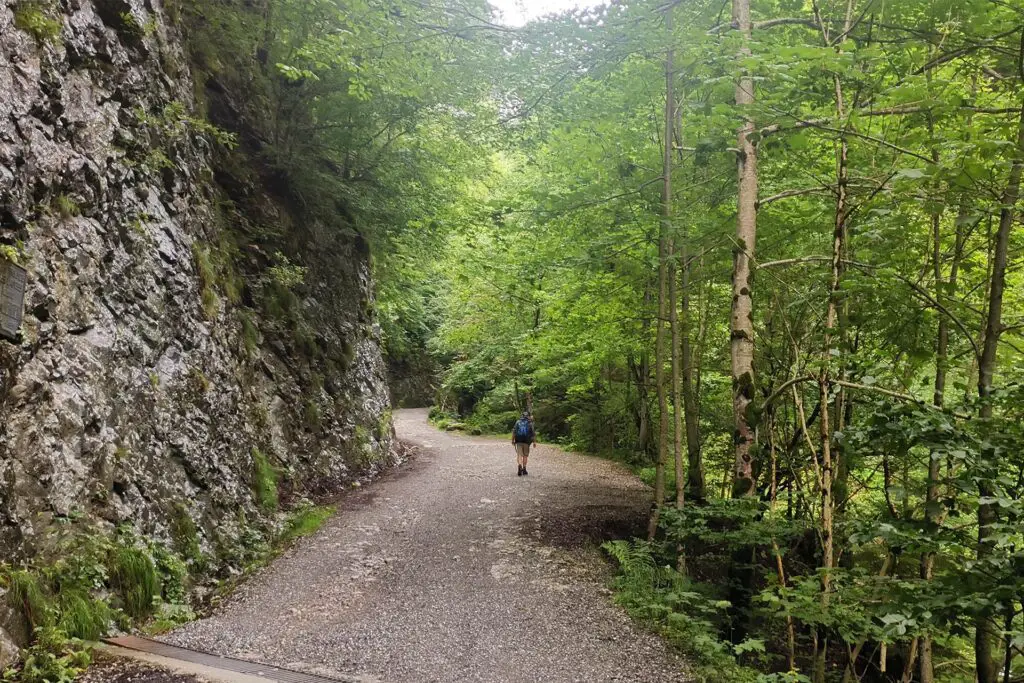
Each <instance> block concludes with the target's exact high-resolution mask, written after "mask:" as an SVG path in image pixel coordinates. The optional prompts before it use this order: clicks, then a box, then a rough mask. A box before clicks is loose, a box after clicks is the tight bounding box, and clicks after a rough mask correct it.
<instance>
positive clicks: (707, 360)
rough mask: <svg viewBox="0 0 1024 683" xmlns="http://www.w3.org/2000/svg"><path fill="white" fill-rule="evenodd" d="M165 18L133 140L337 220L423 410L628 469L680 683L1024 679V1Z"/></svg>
mask: <svg viewBox="0 0 1024 683" xmlns="http://www.w3.org/2000/svg"><path fill="white" fill-rule="evenodd" d="M65 4H66V3H65ZM115 4H116V3H115ZM165 4H166V7H163V8H162V9H161V10H160V11H161V12H163V13H166V15H167V19H168V21H169V22H170V23H171V25H173V26H176V27H177V30H178V31H179V32H180V33H181V34H182V35H183V36H184V39H185V44H186V47H187V52H188V67H187V68H188V69H189V70H190V71H191V74H192V77H193V78H194V80H195V83H196V102H195V109H196V110H195V112H192V113H189V114H187V115H186V114H185V113H184V112H183V111H180V110H175V111H171V112H170V113H169V114H168V113H167V112H164V113H163V116H164V118H162V119H160V121H155V120H154V125H153V127H154V130H155V131H157V132H158V133H160V134H161V135H164V136H165V137H171V136H182V135H186V134H187V135H194V136H201V137H202V136H205V137H208V138H210V140H211V146H212V147H216V154H217V155H219V156H220V158H221V159H220V161H221V163H222V164H223V165H225V166H230V165H231V164H232V163H237V160H238V158H239V157H238V155H240V154H244V155H247V157H249V158H251V159H255V160H257V162H258V165H259V168H260V169H261V172H262V173H263V174H264V177H265V179H266V181H267V182H268V183H269V184H270V185H271V186H272V187H273V188H275V190H276V191H278V192H279V193H280V194H282V195H286V196H287V197H288V198H289V201H292V202H293V203H294V204H295V205H297V206H300V207H301V208H302V210H303V212H305V215H307V216H308V217H309V218H310V224H311V225H320V226H333V227H332V228H331V229H339V230H346V231H350V232H351V233H352V235H351V236H352V237H353V239H357V240H358V243H359V244H360V245H361V246H363V247H364V248H365V249H366V250H368V251H369V252H370V253H371V254H372V258H373V267H374V277H375V281H376V293H377V296H376V300H375V301H374V302H366V303H365V305H366V306H368V307H370V306H372V307H373V308H374V310H373V311H372V314H373V315H374V316H375V319H376V321H377V322H378V323H379V324H380V327H381V330H382V336H383V339H384V344H385V350H386V353H387V357H388V361H389V364H390V365H391V367H392V369H393V370H394V371H395V372H397V373H405V374H407V375H416V376H419V377H421V378H425V379H424V380H423V381H424V382H426V383H428V384H429V383H433V385H434V390H435V391H433V393H434V394H435V404H436V405H435V408H434V412H433V415H434V418H435V421H436V422H437V423H438V424H440V425H441V426H446V427H449V428H452V427H459V428H464V429H467V430H471V431H474V432H476V433H498V432H502V433H507V432H508V431H509V429H510V427H511V424H512V422H513V420H514V418H515V417H516V415H517V414H518V413H519V411H521V410H523V409H526V408H529V409H530V410H531V411H532V413H533V415H534V417H535V420H536V424H537V427H538V430H539V433H540V435H541V438H542V440H544V441H547V442H555V443H558V444H560V445H563V446H564V447H565V448H567V449H575V450H582V451H587V452H593V453H600V454H605V455H607V456H608V457H612V458H616V459H620V460H622V461H623V462H625V463H626V464H628V465H629V466H631V467H634V468H636V469H637V470H638V471H639V473H640V474H641V476H643V477H645V478H646V479H647V480H648V481H649V482H650V484H651V486H652V489H653V505H652V508H651V509H652V514H651V517H650V520H649V524H648V525H647V528H646V537H645V538H637V539H631V540H627V539H622V540H618V541H614V542H611V543H609V544H607V545H606V550H607V552H608V553H609V555H611V556H612V557H613V558H614V559H615V560H616V561H617V564H618V567H619V572H620V574H619V578H618V579H617V583H616V587H617V596H618V600H619V601H620V602H621V603H622V604H624V605H625V606H626V608H627V609H628V610H629V611H630V613H631V614H633V615H634V616H635V617H637V618H638V619H640V620H642V621H644V622H645V623H647V624H648V625H650V627H651V628H653V629H656V630H657V631H659V632H661V633H663V634H664V635H665V636H666V637H668V638H670V639H671V640H672V641H673V642H674V643H676V644H677V645H678V646H679V647H680V648H682V649H683V650H684V651H685V652H687V653H688V654H689V656H690V657H691V659H692V660H693V662H694V671H695V675H698V676H701V677H703V679H704V680H708V681H765V682H769V681H792V682H796V681H812V682H813V683H824V682H825V681H837V682H838V681H843V682H844V683H845V682H852V681H857V680H862V681H902V682H905V683H910V682H911V681H920V682H922V683H930V682H932V681H950V682H963V683H969V682H971V681H978V682H979V683H998V682H1001V683H1011V682H1013V681H1024V530H1022V521H1024V383H1022V381H1021V379H1022V376H1024V375H1022V373H1024V227H1022V222H1021V206H1020V201H1019V200H1020V193H1021V182H1022V174H1024V2H1022V0H900V1H899V2H895V1H893V0H673V1H671V2H664V1H658V2H651V1H649V0H639V1H638V2H634V3H612V4H610V5H607V6H599V7H597V8H591V9H581V10H577V11H573V12H568V13H565V14H562V15H555V16H550V17H546V18H544V19H542V20H536V21H533V22H531V23H528V24H527V25H525V26H523V27H509V26H506V25H504V24H502V23H500V21H499V20H498V19H496V18H495V17H494V16H493V15H492V13H491V12H492V10H491V8H490V7H489V6H488V5H487V3H486V2H485V1H484V0H445V1H444V2H434V3H431V2H424V1H422V0H389V1H388V2H380V1H378V0H252V1H249V0H246V1H244V2H243V1H242V0H237V1H231V2H206V1H205V0H166V3H165ZM51 5H52V3H45V2H32V3H23V7H22V11H21V13H20V14H16V15H15V22H16V25H17V26H18V28H19V29H21V30H23V31H27V32H29V33H31V34H32V35H33V36H35V38H36V39H37V40H39V41H40V42H41V43H43V42H45V41H47V40H52V39H53V38H54V36H55V34H56V33H58V32H59V30H60V26H59V22H57V21H56V20H55V19H54V18H53V15H54V10H53V9H52V6H51ZM126 21H127V20H126ZM126 30H129V32H134V34H136V37H137V38H138V39H139V40H142V36H144V35H148V33H147V31H150V30H151V27H147V26H141V25H131V26H127V29H126ZM210 93H217V94H218V97H216V98H212V97H210ZM140 116H143V117H145V116H146V113H145V112H142V113H141V114H140ZM225 131H229V133H226V132H225ZM155 134H156V133H155ZM150 161H152V163H153V164H155V168H156V169H157V170H156V171H155V172H158V171H159V168H160V166H161V164H166V163H171V162H170V161H168V160H166V159H160V158H154V159H151V160H150ZM339 214H341V215H342V216H343V217H344V220H343V221H341V222H339V221H337V220H335V218H336V217H337V215H339ZM327 216H331V217H334V218H332V219H331V220H323V221H320V222H317V219H318V218H323V217H327ZM339 225H341V226H343V227H337V226H339ZM265 227H266V226H259V230H262V229H264V228H265ZM323 229H327V228H323ZM259 230H257V229H255V228H254V229H253V230H252V231H250V232H249V233H248V234H247V236H246V240H245V241H246V244H243V245H233V246H230V247H225V248H223V249H218V250H216V251H214V252H211V254H210V255H208V256H209V258H208V259H207V260H208V261H210V262H209V263H208V264H207V269H208V270H209V271H210V272H211V273H212V274H214V275H216V274H217V273H220V272H221V271H224V272H229V271H230V270H231V268H230V264H231V263H232V262H233V261H241V260H242V259H244V258H245V256H244V254H245V253H248V252H247V250H249V251H251V247H252V244H256V245H259V244H261V241H262V242H265V244H264V246H266V245H269V244H273V245H280V244H283V245H286V246H287V245H288V243H289V240H290V239H298V237H297V235H298V234H299V232H300V231H299V230H298V227H297V226H277V231H276V232H273V234H269V233H268V234H261V233H260V232H259ZM316 238H317V236H316V235H313V236H312V237H311V236H310V235H309V234H308V233H303V237H302V239H303V240H309V239H316ZM328 241H329V240H328V239H327V238H326V237H324V242H325V243H327V242H328ZM285 250H287V249H285ZM275 263H276V265H275V266H274V268H273V269H272V272H271V273H270V275H268V279H267V283H268V284H267V287H276V288H277V289H279V290H280V291H281V293H282V296H281V297H279V299H280V300H281V301H283V304H282V306H283V307H284V308H294V309H295V310H299V309H301V301H302V299H303V298H304V297H308V295H309V292H308V291H305V290H304V285H303V273H304V270H303V269H304V267H305V264H303V263H299V262H293V261H292V260H289V259H288V258H286V257H285V256H284V255H283V254H280V253H279V254H278V258H277V260H276V261H275ZM271 276H272V277H271ZM204 296H205V295H204ZM223 296H224V298H225V299H227V300H229V301H228V304H231V305H234V304H237V303H238V301H234V300H231V299H232V297H231V296H230V293H229V292H224V293H223ZM235 298H236V299H237V298H239V297H237V296H236V297H235ZM210 299H211V302H210V305H211V307H214V308H216V307H217V306H219V305H220V304H221V303H222V302H221V301H220V300H219V299H217V298H216V297H215V295H214V294H213V293H212V292H211V294H210ZM275 301H277V299H275ZM204 303H205V302H204ZM243 303H244V302H243ZM280 313H281V314H282V315H285V316H286V315H287V311H284V312H280ZM368 314H369V312H368ZM299 327H300V328H301V326H299ZM302 329H303V330H305V328H302ZM305 334H306V336H308V337H310V338H311V339H312V341H311V342H310V343H311V345H313V346H315V339H313V337H314V334H313V332H312V331H309V330H305ZM66 630H67V631H68V633H66V634H65V635H67V634H73V633H72V632H73V630H74V629H73V627H72V626H68V627H67V629H66Z"/></svg>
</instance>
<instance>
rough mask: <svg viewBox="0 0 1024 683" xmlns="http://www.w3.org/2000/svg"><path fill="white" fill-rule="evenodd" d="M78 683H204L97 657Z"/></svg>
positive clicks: (132, 662)
mask: <svg viewBox="0 0 1024 683" xmlns="http://www.w3.org/2000/svg"><path fill="white" fill-rule="evenodd" d="M76 680H77V682H78V683H205V681H204V680H203V679H201V678H199V677H197V676H190V675H188V674H180V673H176V672H174V671H169V670H167V669H164V668H162V667H159V666H153V665H152V664H145V663H141V662H136V661H132V660H130V659H121V658H117V657H109V656H103V655H99V656H97V657H96V660H95V661H94V662H93V664H92V666H90V667H89V670H88V671H86V672H85V673H84V674H82V675H81V676H79V677H78V678H77V679H76Z"/></svg>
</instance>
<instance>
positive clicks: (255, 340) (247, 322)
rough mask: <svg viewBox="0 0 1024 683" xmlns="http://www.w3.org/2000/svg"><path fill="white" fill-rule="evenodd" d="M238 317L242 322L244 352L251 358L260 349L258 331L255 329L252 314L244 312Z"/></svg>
mask: <svg viewBox="0 0 1024 683" xmlns="http://www.w3.org/2000/svg"><path fill="white" fill-rule="evenodd" d="M239 317H240V319H241V321H242V344H243V345H244V346H245V352H246V353H248V354H249V355H250V356H251V355H253V354H255V353H256V351H257V349H259V347H260V331H259V328H258V327H256V322H255V321H254V320H253V315H252V313H250V312H249V311H244V312H243V313H241V314H240V316H239Z"/></svg>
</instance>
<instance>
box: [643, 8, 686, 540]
mask: <svg viewBox="0 0 1024 683" xmlns="http://www.w3.org/2000/svg"><path fill="white" fill-rule="evenodd" d="M665 22H666V30H667V32H668V33H669V34H670V35H671V30H672V28H671V27H672V11H671V7H669V10H668V12H667V13H666V15H665ZM672 57H673V51H672V49H669V50H668V52H667V54H666V55H665V136H664V139H663V141H664V148H663V155H662V177H661V181H662V182H661V209H662V214H661V229H660V231H659V234H658V255H659V258H658V333H657V342H656V345H657V348H656V352H655V356H656V359H655V363H656V364H657V367H656V368H655V371H654V374H655V377H656V382H657V384H658V465H657V469H656V474H655V481H654V510H653V512H652V513H651V519H650V523H649V524H648V527H647V537H648V538H650V539H653V538H654V535H655V534H656V533H657V531H658V519H659V516H660V513H661V507H662V506H663V505H664V504H665V469H666V465H667V463H668V419H669V418H668V391H667V387H666V386H665V341H666V340H665V321H666V319H668V321H669V324H670V327H671V334H672V347H673V348H672V385H673V390H674V388H675V384H676V382H675V380H676V376H677V375H678V354H677V353H676V352H675V346H676V341H677V340H676V338H677V337H678V334H679V333H678V325H677V319H676V312H675V308H676V305H675V295H676V291H675V290H676V288H675V268H674V265H673V263H672V262H673V259H674V258H675V254H674V252H675V243H674V240H673V239H672V236H671V230H672V139H673V133H672V127H673V117H674V116H675V107H674V102H673V93H672V69H673V67H672ZM670 298H671V300H670ZM678 442H679V437H678V435H677V436H676V444H677V451H676V462H677V464H678V462H679V459H680V457H681V454H680V453H679V451H678ZM676 477H677V479H678V477H679V472H678V471H677V472H676Z"/></svg>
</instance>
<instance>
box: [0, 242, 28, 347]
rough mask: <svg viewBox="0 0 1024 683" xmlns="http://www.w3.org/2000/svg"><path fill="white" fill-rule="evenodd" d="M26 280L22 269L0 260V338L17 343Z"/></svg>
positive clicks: (22, 312) (26, 277) (23, 305)
mask: <svg viewBox="0 0 1024 683" xmlns="http://www.w3.org/2000/svg"><path fill="white" fill-rule="evenodd" d="M27 280H28V276H27V274H26V272H25V269H24V268H22V267H21V266H18V265H15V264H13V263H11V262H10V261H8V260H6V259H0V337H4V338H5V339H10V340H11V341H19V339H18V331H19V330H21V318H22V316H23V314H24V309H25V282H26V281H27Z"/></svg>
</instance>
